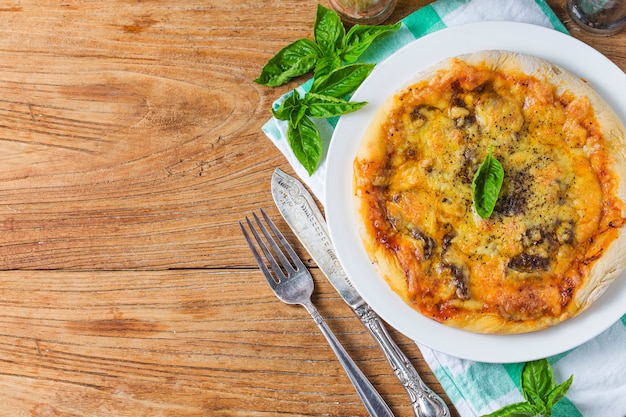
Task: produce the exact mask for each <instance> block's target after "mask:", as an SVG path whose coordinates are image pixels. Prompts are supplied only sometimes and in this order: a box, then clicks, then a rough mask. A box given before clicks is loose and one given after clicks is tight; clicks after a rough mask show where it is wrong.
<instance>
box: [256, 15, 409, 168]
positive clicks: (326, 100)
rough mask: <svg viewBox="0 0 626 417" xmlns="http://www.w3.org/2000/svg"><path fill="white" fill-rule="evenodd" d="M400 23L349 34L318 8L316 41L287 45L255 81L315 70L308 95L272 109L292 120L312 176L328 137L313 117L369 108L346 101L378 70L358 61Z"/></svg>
mask: <svg viewBox="0 0 626 417" xmlns="http://www.w3.org/2000/svg"><path fill="white" fill-rule="evenodd" d="M400 25H401V24H400V23H397V24H395V25H388V26H367V25H354V26H353V27H352V28H351V29H350V30H349V31H348V32H347V33H346V29H345V27H344V26H343V23H342V22H341V18H340V17H339V15H338V14H337V13H335V12H334V11H332V10H329V9H327V8H325V7H324V6H322V5H318V6H317V14H316V18H315V25H314V29H313V36H314V39H315V41H312V40H309V39H300V40H298V41H295V42H294V43H292V44H290V45H288V46H286V47H285V48H283V49H282V50H281V51H280V52H278V54H277V55H276V56H275V57H273V58H272V59H270V60H269V62H268V63H267V64H266V65H265V67H263V70H262V72H261V76H260V77H259V78H257V79H256V80H254V81H255V82H257V83H259V84H262V85H266V86H269V87H275V86H279V85H282V84H285V83H286V82H288V81H289V80H291V79H292V78H293V77H297V76H299V75H303V74H306V73H307V72H309V71H313V72H314V78H313V82H312V84H311V88H310V89H309V91H308V92H307V93H305V94H304V96H301V95H300V93H299V92H298V91H297V90H294V91H293V92H292V93H291V95H289V96H288V97H286V98H285V100H284V101H283V102H282V104H281V105H280V107H279V108H278V109H273V110H272V113H273V115H274V117H276V118H277V119H279V120H286V121H287V122H288V124H287V141H288V142H289V146H290V147H291V149H292V150H293V153H294V155H295V156H296V158H297V159H298V161H300V163H301V164H302V165H303V166H304V168H305V169H306V170H307V172H308V173H309V175H311V174H312V173H313V172H314V171H315V169H316V168H317V166H318V165H319V162H320V160H321V158H322V139H321V137H320V133H319V130H318V129H317V127H316V126H315V123H313V121H312V120H311V118H314V119H315V118H316V119H326V118H329V117H336V116H340V115H342V114H346V113H351V112H353V111H356V110H358V109H360V108H361V107H363V106H365V105H366V104H367V103H366V102H350V101H349V100H348V99H347V98H346V97H348V96H350V95H351V94H352V93H353V92H354V91H355V90H356V89H357V88H358V87H359V85H361V83H362V82H363V81H364V80H365V78H367V76H368V75H369V74H370V72H371V71H372V69H374V64H363V63H356V61H357V59H359V57H360V56H361V55H362V54H363V52H364V51H365V50H366V49H367V48H368V47H369V46H370V45H371V44H372V42H374V40H376V38H378V37H379V36H380V35H382V34H384V33H389V32H394V31H396V30H398V29H399V28H400Z"/></svg>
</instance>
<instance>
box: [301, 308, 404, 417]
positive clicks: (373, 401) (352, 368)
mask: <svg viewBox="0 0 626 417" xmlns="http://www.w3.org/2000/svg"><path fill="white" fill-rule="evenodd" d="M302 305H303V306H304V308H306V310H307V311H308V312H309V314H310V315H311V317H313V320H315V323H317V326H318V327H319V328H320V330H321V331H322V333H323V334H324V336H325V337H326V340H327V341H328V343H329V344H330V347H331V348H332V349H333V351H334V352H335V355H337V359H339V362H340V363H341V365H342V366H343V369H344V370H345V371H346V373H347V374H348V377H349V378H350V381H351V382H352V385H354V388H355V389H356V391H357V393H358V394H359V397H361V400H362V401H363V404H364V405H365V408H366V409H367V411H368V412H369V414H370V416H372V417H393V413H392V412H391V410H390V409H389V406H388V405H387V403H385V400H383V398H382V397H381V396H380V394H379V393H378V391H376V389H375V388H374V387H373V386H372V384H371V383H370V381H369V380H368V379H367V377H366V376H365V375H364V374H363V372H361V370H360V369H359V368H358V366H357V365H356V364H355V363H354V361H353V360H352V358H350V355H348V353H347V352H346V350H345V349H344V348H343V346H342V345H341V343H340V342H339V340H337V338H336V337H335V335H334V334H333V332H332V331H331V330H330V328H329V327H328V325H327V324H326V321H324V318H323V317H322V316H321V315H320V313H319V312H318V311H317V308H315V306H314V305H313V303H310V302H308V303H303V304H302Z"/></svg>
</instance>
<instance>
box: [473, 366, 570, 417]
mask: <svg viewBox="0 0 626 417" xmlns="http://www.w3.org/2000/svg"><path fill="white" fill-rule="evenodd" d="M573 380H574V375H571V376H570V377H569V379H568V380H567V381H565V382H563V383H562V384H560V385H555V384H554V376H553V374H552V367H551V366H550V364H549V363H548V361H547V360H546V359H540V360H537V361H532V362H527V363H526V364H524V367H523V368H522V375H521V385H522V394H523V395H524V399H525V400H526V401H525V402H520V403H516V404H511V405H507V406H505V407H503V408H501V409H500V410H498V411H495V412H493V413H491V414H487V415H484V416H483V417H550V416H551V415H552V409H553V407H554V406H555V405H556V403H558V402H559V401H560V400H561V399H562V398H563V397H565V393H566V392H567V390H569V388H570V386H571V385H572V381H573Z"/></svg>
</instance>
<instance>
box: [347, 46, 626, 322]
mask: <svg viewBox="0 0 626 417" xmlns="http://www.w3.org/2000/svg"><path fill="white" fill-rule="evenodd" d="M624 131H625V130H624V126H623V124H622V122H621V121H620V119H619V118H618V117H617V115H616V114H615V112H614V111H613V110H612V109H611V108H610V106H609V105H608V104H607V103H606V102H605V101H604V100H603V99H602V98H601V97H600V95H599V94H598V93H597V92H596V91H595V90H594V89H593V87H592V86H591V85H589V84H588V83H587V82H586V81H585V80H584V79H581V78H578V77H576V76H575V75H573V74H572V73H570V72H568V71H566V70H565V69H563V68H561V67H559V66H557V65H554V64H552V63H550V62H548V61H546V60H543V59H540V58H537V57H533V56H529V55H524V54H519V53H513V52H509V51H481V52H477V53H472V54H467V55H462V56H458V57H454V58H450V59H447V60H445V61H444V62H441V63H439V64H438V65H436V66H435V67H433V68H430V69H429V70H427V71H424V72H422V73H420V74H418V75H417V76H416V77H415V78H414V79H413V80H412V81H411V82H410V83H409V84H408V85H407V86H406V87H405V88H403V89H402V90H401V91H399V92H397V93H396V94H394V95H393V96H392V97H390V98H388V99H387V101H386V102H385V104H384V105H382V106H381V108H380V109H378V110H377V112H376V115H375V116H374V118H373V119H372V122H371V124H370V126H369V127H368V128H367V131H366V134H365V136H364V137H363V138H362V142H361V143H360V145H359V148H358V152H357V154H356V157H355V159H354V163H353V173H354V182H353V189H354V201H355V207H356V214H357V220H358V224H359V229H360V235H361V238H362V241H363V244H364V247H365V250H366V252H367V254H368V255H369V258H370V259H371V260H372V262H373V263H374V264H375V267H376V269H377V271H378V272H379V274H380V275H381V276H382V277H384V279H385V280H386V281H387V283H388V284H389V286H390V287H391V288H392V289H393V291H395V292H396V293H397V294H399V295H400V296H401V297H402V299H403V300H404V301H405V302H407V303H409V304H410V305H411V306H412V307H414V308H415V309H416V310H418V311H419V312H420V313H421V314H423V315H424V316H426V317H429V318H431V319H433V320H436V321H438V322H441V323H443V324H446V325H449V326H453V327H458V328H462V329H465V330H468V331H472V332H479V333H501V334H510V333H523V332H530V331H536V330H540V329H545V328H547V327H549V326H553V325H555V324H557V323H560V322H563V321H564V320H567V319H569V318H571V317H574V316H576V315H577V314H579V313H580V312H581V311H583V310H584V309H585V308H587V307H588V306H589V305H590V304H592V303H593V302H594V301H595V300H596V299H597V298H598V297H599V296H600V294H602V292H603V291H604V290H605V289H606V288H607V287H608V286H609V284H611V282H613V281H614V280H615V279H616V278H617V277H618V276H619V274H620V273H621V271H622V270H623V269H624V268H625V267H626V241H625V240H626V233H625V229H624V224H625V219H626V204H625V201H626V142H625V138H624ZM488 160H489V161H492V160H496V161H497V162H498V163H499V166H500V168H501V171H502V172H503V175H501V176H500V184H499V188H497V189H496V191H495V194H494V193H493V190H492V194H493V197H494V203H493V204H492V210H491V212H490V213H488V215H483V214H480V213H479V211H478V209H477V204H479V201H477V196H476V194H475V192H474V190H475V186H476V179H477V175H478V174H477V171H479V169H481V167H482V166H483V165H484V164H485V162H486V161H488ZM494 164H495V162H494ZM478 197H480V196H478Z"/></svg>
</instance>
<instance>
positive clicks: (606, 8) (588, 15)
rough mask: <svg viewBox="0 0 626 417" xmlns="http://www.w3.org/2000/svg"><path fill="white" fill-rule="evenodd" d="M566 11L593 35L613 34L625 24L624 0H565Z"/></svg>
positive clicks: (625, 4)
mask: <svg viewBox="0 0 626 417" xmlns="http://www.w3.org/2000/svg"><path fill="white" fill-rule="evenodd" d="M567 12H568V13H569V15H570V17H571V18H572V20H573V21H574V22H576V23H577V24H578V26H580V27H581V29H583V30H585V31H586V32H589V33H592V34H594V35H603V36H609V35H614V34H616V33H617V32H619V31H620V30H622V29H623V28H624V26H625V25H626V0H567Z"/></svg>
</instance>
